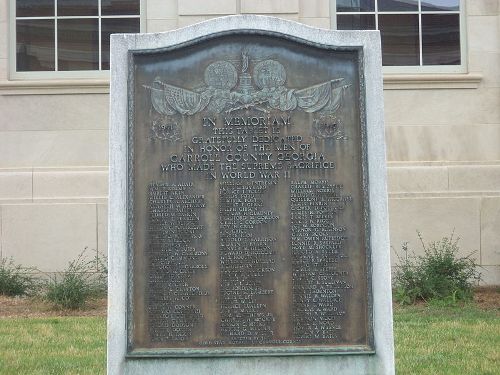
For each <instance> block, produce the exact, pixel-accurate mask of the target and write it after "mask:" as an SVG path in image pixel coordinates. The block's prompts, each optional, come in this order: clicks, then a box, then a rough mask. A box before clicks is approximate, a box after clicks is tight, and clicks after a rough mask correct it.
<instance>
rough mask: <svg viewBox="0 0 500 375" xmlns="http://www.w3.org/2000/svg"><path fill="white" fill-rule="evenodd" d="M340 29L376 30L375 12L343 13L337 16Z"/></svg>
mask: <svg viewBox="0 0 500 375" xmlns="http://www.w3.org/2000/svg"><path fill="white" fill-rule="evenodd" d="M337 29H338V30H375V15H373V14H342V15H340V14H339V15H338V16H337Z"/></svg>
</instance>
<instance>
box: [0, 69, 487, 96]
mask: <svg viewBox="0 0 500 375" xmlns="http://www.w3.org/2000/svg"><path fill="white" fill-rule="evenodd" d="M482 79H483V76H482V75H481V74H479V73H468V74H384V90H419V89H476V88H478V87H479V84H480V83H481V81H482ZM108 93H109V79H108V78H104V79H76V78H75V79H44V80H30V79H27V80H13V81H0V95H60V94H108Z"/></svg>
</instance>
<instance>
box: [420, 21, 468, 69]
mask: <svg viewBox="0 0 500 375" xmlns="http://www.w3.org/2000/svg"><path fill="white" fill-rule="evenodd" d="M422 58H423V64H424V65H460V20H459V15H458V14H422Z"/></svg>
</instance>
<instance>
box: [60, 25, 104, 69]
mask: <svg viewBox="0 0 500 375" xmlns="http://www.w3.org/2000/svg"><path fill="white" fill-rule="evenodd" d="M57 26H58V30H57V43H58V46H57V53H58V60H57V61H58V64H59V70H98V69H99V37H98V35H99V32H98V21H97V19H78V20H73V19H69V20H59V21H58V24H57Z"/></svg>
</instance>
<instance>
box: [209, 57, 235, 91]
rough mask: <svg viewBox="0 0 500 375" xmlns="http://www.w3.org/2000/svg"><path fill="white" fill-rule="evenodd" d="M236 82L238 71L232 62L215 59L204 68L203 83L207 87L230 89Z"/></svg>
mask: <svg viewBox="0 0 500 375" xmlns="http://www.w3.org/2000/svg"><path fill="white" fill-rule="evenodd" d="M237 82H238V73H237V71H236V68H235V67H234V65H233V64H231V63H230V62H227V61H216V62H214V63H212V64H210V65H209V66H207V68H206V69H205V83H206V84H207V85H208V86H209V87H213V88H216V89H222V90H231V89H232V88H233V87H234V86H236V83H237Z"/></svg>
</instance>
